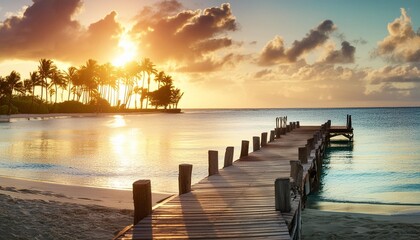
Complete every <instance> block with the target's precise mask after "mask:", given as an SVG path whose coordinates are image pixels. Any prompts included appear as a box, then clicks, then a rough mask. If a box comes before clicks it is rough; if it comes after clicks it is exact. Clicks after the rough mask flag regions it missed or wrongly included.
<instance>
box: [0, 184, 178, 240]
mask: <svg viewBox="0 0 420 240" xmlns="http://www.w3.org/2000/svg"><path fill="white" fill-rule="evenodd" d="M171 196H173V195H171V194H166V193H152V203H153V206H154V207H156V206H158V205H159V204H160V203H161V202H162V201H163V202H165V200H166V199H168V198H171ZM132 199H133V195H132V191H131V190H117V189H107V188H95V187H84V186H72V185H63V184H56V183H48V182H39V181H31V180H24V179H16V178H8V177H3V176H0V212H1V214H0V236H1V238H4V239H74V238H75V237H76V236H77V237H76V238H78V239H113V237H114V236H115V235H116V234H118V233H119V232H120V231H121V230H122V229H123V228H125V227H126V226H128V225H130V224H132V223H133V218H134V217H133V216H134V214H133V212H134V211H133V208H134V205H133V200H132Z"/></svg>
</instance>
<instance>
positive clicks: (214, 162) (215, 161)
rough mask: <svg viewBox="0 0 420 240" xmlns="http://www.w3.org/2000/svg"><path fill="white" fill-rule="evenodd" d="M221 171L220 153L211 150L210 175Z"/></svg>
mask: <svg viewBox="0 0 420 240" xmlns="http://www.w3.org/2000/svg"><path fill="white" fill-rule="evenodd" d="M218 173H219V153H218V152H217V151H214V150H209V176H211V175H214V174H218Z"/></svg>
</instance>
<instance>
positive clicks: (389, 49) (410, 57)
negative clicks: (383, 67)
mask: <svg viewBox="0 0 420 240" xmlns="http://www.w3.org/2000/svg"><path fill="white" fill-rule="evenodd" d="M388 33H389V35H388V36H386V37H385V38H384V39H383V40H382V41H380V42H379V43H378V47H377V49H376V50H375V52H374V56H380V57H383V58H385V59H387V60H389V61H392V62H400V63H404V62H420V35H418V34H417V33H416V32H415V31H414V30H413V26H412V24H411V18H410V17H409V16H408V15H407V12H406V10H405V9H404V8H401V16H400V17H399V18H396V19H395V20H394V21H393V22H391V23H389V24H388Z"/></svg>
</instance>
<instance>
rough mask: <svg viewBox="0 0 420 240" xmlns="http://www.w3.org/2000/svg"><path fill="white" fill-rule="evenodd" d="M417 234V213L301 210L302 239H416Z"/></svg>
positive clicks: (419, 225) (419, 221)
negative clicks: (393, 213)
mask: <svg viewBox="0 0 420 240" xmlns="http://www.w3.org/2000/svg"><path fill="white" fill-rule="evenodd" d="M419 235H420V213H417V214H397V215H383V214H364V213H353V212H332V211H323V210H317V209H310V208H306V209H304V210H303V211H302V239H311V240H313V239H344V240H347V239H349V240H350V239H417V238H418V236H419Z"/></svg>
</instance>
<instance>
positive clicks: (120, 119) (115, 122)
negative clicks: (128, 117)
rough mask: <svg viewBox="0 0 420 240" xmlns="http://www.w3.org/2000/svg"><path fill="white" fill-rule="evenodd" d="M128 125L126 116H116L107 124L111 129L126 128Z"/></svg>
mask: <svg viewBox="0 0 420 240" xmlns="http://www.w3.org/2000/svg"><path fill="white" fill-rule="evenodd" d="M126 125H127V123H126V122H125V119H124V116H121V115H115V116H114V119H112V120H110V121H109V122H108V124H107V126H108V127H111V128H120V127H125V126H126Z"/></svg>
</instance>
